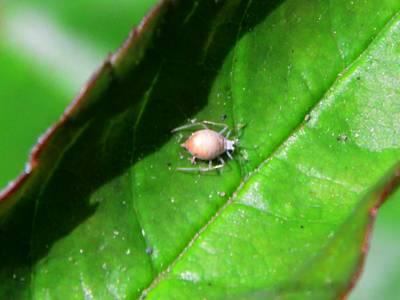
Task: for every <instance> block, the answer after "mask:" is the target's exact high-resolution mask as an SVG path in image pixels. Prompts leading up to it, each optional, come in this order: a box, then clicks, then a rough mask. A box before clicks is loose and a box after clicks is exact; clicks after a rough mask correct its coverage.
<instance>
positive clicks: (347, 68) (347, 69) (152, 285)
mask: <svg viewBox="0 0 400 300" xmlns="http://www.w3.org/2000/svg"><path fill="white" fill-rule="evenodd" d="M250 2H251V1H250ZM398 14H399V10H397V11H396V12H395V13H393V15H392V16H391V17H390V18H388V20H387V21H386V22H385V23H384V24H383V25H382V27H381V28H380V29H379V30H377V31H376V32H375V35H373V36H371V39H370V41H369V42H368V43H367V44H366V45H365V47H364V49H363V50H362V51H361V52H360V54H359V55H357V56H356V57H354V59H352V61H351V62H350V63H349V64H348V65H347V66H346V65H345V66H344V68H343V70H342V71H341V72H338V73H337V75H336V78H335V79H334V80H333V81H332V83H331V84H330V85H329V86H328V87H327V88H326V90H325V92H324V93H322V95H321V96H320V97H319V100H318V101H316V102H315V103H314V104H313V105H312V106H311V107H310V109H309V110H308V111H307V112H306V113H305V114H304V117H303V118H302V119H301V120H300V122H299V123H298V124H297V125H296V126H295V127H294V128H293V129H292V131H291V132H290V133H289V134H288V135H287V136H286V137H285V138H284V139H283V140H282V142H281V143H279V144H278V145H277V146H276V147H275V148H274V150H273V151H272V152H271V153H270V154H269V155H268V156H267V157H266V158H265V159H264V160H262V161H261V162H260V163H259V164H258V165H257V166H256V167H254V169H253V170H252V171H250V172H249V173H248V175H247V177H246V178H245V180H243V181H242V182H241V183H240V184H239V185H238V187H237V188H236V190H235V191H234V192H233V193H232V194H231V196H230V197H229V198H228V200H227V201H226V202H225V203H224V205H222V206H221V207H220V208H219V209H218V210H217V211H216V213H215V214H214V215H212V216H211V217H210V219H209V220H208V221H207V222H206V223H205V224H204V225H203V226H202V227H201V228H200V229H199V230H198V231H197V232H196V233H195V234H194V236H193V238H192V239H191V240H190V241H189V242H188V243H187V244H186V246H185V247H183V249H182V250H181V251H180V252H179V254H178V255H177V256H176V258H175V259H174V260H173V261H172V262H170V263H169V264H168V266H167V267H166V268H165V269H164V270H163V271H161V272H159V273H158V274H157V276H155V277H154V279H153V281H152V282H151V283H150V285H149V286H148V287H147V288H145V289H143V291H142V293H141V295H140V297H139V299H144V298H145V297H146V295H147V294H148V293H149V292H150V291H151V290H152V289H154V288H155V287H156V286H157V284H158V283H159V282H160V281H161V280H162V279H163V278H164V277H165V276H166V275H167V274H168V273H169V272H170V271H171V269H172V268H173V267H174V266H175V265H176V264H177V263H178V262H179V261H180V260H181V259H182V258H183V257H184V255H185V254H186V252H187V251H188V249H190V248H191V247H192V246H193V244H194V243H195V242H196V241H197V240H198V239H199V237H200V236H201V234H202V233H203V232H204V231H205V230H206V229H207V228H208V227H209V226H210V225H211V224H212V223H213V222H214V221H215V220H216V219H217V218H218V217H219V216H220V215H221V213H222V212H223V211H224V210H225V209H226V208H227V207H228V206H230V205H231V204H232V203H233V201H234V199H235V198H236V197H237V195H238V194H239V192H240V191H241V190H242V189H243V187H244V186H245V185H246V184H247V183H248V182H249V181H250V180H251V178H252V176H253V175H254V174H255V173H256V172H257V171H259V170H260V169H261V168H263V167H264V166H265V165H266V164H268V162H269V161H270V160H271V159H272V158H273V157H274V156H275V155H276V154H277V153H278V152H279V151H280V150H281V149H282V148H284V147H285V146H286V144H287V143H288V141H289V140H290V138H291V137H292V136H294V135H295V134H296V133H297V132H298V131H299V130H301V129H302V127H303V124H304V118H305V116H307V115H309V114H310V113H311V112H312V111H314V110H316V108H318V106H319V105H320V103H321V101H322V100H323V99H325V98H327V96H328V95H329V93H331V91H332V90H334V87H336V86H337V85H338V84H339V83H341V82H342V81H344V80H346V79H347V76H348V75H349V74H352V73H354V72H355V70H357V68H352V66H356V65H357V63H358V61H359V60H360V59H361V58H362V57H363V56H364V54H365V53H367V52H368V50H369V49H370V48H371V46H372V45H373V44H374V43H375V42H376V41H377V40H379V38H380V36H381V34H382V33H383V32H385V31H386V28H387V27H390V24H391V23H392V21H393V20H394V19H395V18H396V17H397V15H398ZM234 52H235V50H234ZM338 52H339V54H340V50H339V49H338ZM234 123H235V122H234ZM234 125H235V124H234Z"/></svg>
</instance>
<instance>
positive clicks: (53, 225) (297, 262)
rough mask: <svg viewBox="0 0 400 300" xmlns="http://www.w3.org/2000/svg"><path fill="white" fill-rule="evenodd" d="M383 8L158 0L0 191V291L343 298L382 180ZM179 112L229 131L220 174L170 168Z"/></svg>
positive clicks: (392, 41) (14, 294)
mask: <svg viewBox="0 0 400 300" xmlns="http://www.w3.org/2000/svg"><path fill="white" fill-rule="evenodd" d="M399 9H400V2H399V1H397V0H383V1H382V0H379V1H377V0H358V1H347V0H335V1H323V0H321V1H317V0H311V1H298V0H287V1H272V0H270V1H261V0H253V1H250V0H249V1H245V0H243V1H240V0H231V1H161V3H160V5H159V6H157V7H156V8H155V9H154V10H153V12H152V13H151V14H150V15H149V16H148V17H147V18H146V19H145V21H144V23H142V25H141V26H140V27H138V29H137V30H136V31H135V32H133V33H132V35H131V36H130V38H129V39H128V41H127V42H126V44H125V45H124V46H123V47H122V48H121V49H120V50H119V51H118V52H117V53H116V54H115V55H113V56H112V57H110V58H109V59H107V61H106V62H105V63H104V65H103V66H102V68H101V69H100V70H99V71H98V72H97V73H96V75H95V76H94V77H93V79H92V81H91V82H90V84H88V85H87V87H86V90H85V92H84V93H82V94H81V95H80V96H79V97H78V98H77V99H76V101H75V103H74V104H73V105H72V106H71V107H70V109H69V110H68V111H67V113H66V114H65V116H64V117H63V119H62V120H61V121H60V123H59V124H58V125H57V126H56V128H55V130H53V132H52V133H51V134H50V135H49V136H48V137H47V138H46V139H45V140H44V141H43V142H42V145H41V146H39V147H38V148H37V150H36V152H35V153H34V154H33V157H32V162H31V165H32V171H31V172H30V174H28V175H25V177H23V179H22V180H20V182H19V183H18V184H17V185H16V186H15V188H13V189H12V190H9V191H8V192H5V193H3V196H2V198H1V199H0V200H1V202H0V215H1V220H2V222H1V224H2V225H1V231H0V245H1V247H0V259H1V261H2V263H1V267H0V279H1V280H0V298H1V299H57V298H59V297H61V295H62V298H63V299H83V298H86V299H92V298H93V299H136V298H145V297H146V299H226V298H230V299H265V298H269V299H273V298H284V299H335V298H338V297H340V296H343V295H345V294H346V293H347V292H348V290H349V289H350V288H351V286H352V285H353V283H354V282H355V279H356V278H357V274H358V272H359V269H360V266H361V262H362V261H363V258H364V254H365V252H366V250H367V244H368V243H367V238H368V234H369V230H370V227H371V224H372V223H371V222H372V221H373V218H374V216H375V213H376V209H377V207H378V206H379V205H380V204H381V202H382V201H383V200H384V199H385V198H386V197H387V196H388V195H389V194H390V191H391V190H392V189H394V188H395V187H396V186H397V184H398V177H396V174H397V175H398V172H399V171H398V169H397V170H395V171H391V172H392V173H390V170H392V167H393V166H394V165H395V164H396V162H397V161H398V158H399V154H400V134H399V128H400V118H399V115H400V105H399V103H400V102H399V97H400V76H399V74H400V55H399V54H400V15H398V11H399ZM189 119H197V120H210V121H214V122H224V123H227V124H228V125H229V126H230V127H231V128H232V129H233V132H234V135H235V136H236V137H238V138H239V140H240V142H239V147H238V149H237V150H236V151H235V153H234V160H230V161H229V162H228V163H227V164H226V166H225V167H224V168H223V169H222V170H220V171H219V172H218V171H213V172H208V173H203V174H199V173H197V172H194V173H183V172H179V171H177V170H176V168H177V167H189V166H190V162H189V161H188V160H187V158H188V154H187V153H185V151H184V149H182V148H181V147H180V146H179V145H180V143H181V142H182V141H183V139H184V138H185V137H187V136H188V135H189V134H190V131H185V132H179V133H174V134H172V133H171V130H172V129H174V128H176V127H178V126H181V125H184V124H186V123H187V122H188V120H189ZM225 159H226V157H225ZM199 166H203V167H204V166H206V163H200V164H199ZM388 172H389V175H386V174H388ZM377 184H378V185H377Z"/></svg>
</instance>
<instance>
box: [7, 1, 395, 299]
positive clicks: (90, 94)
mask: <svg viewBox="0 0 400 300" xmlns="http://www.w3.org/2000/svg"><path fill="white" fill-rule="evenodd" d="M176 2H177V0H161V1H160V2H159V3H158V4H156V5H155V6H154V7H153V9H151V10H150V12H149V13H148V14H147V15H146V16H145V17H144V18H143V19H142V21H141V22H140V24H139V25H138V26H137V27H135V28H134V29H133V30H132V31H131V32H130V34H129V36H128V38H127V40H126V41H125V42H124V44H123V45H122V46H121V48H119V49H118V50H117V51H116V52H115V53H114V54H113V55H110V56H108V57H107V58H106V59H105V61H104V62H103V64H102V65H101V66H100V67H99V68H98V69H97V70H96V71H95V72H94V74H93V75H92V76H91V78H90V79H89V80H88V82H87V83H86V84H85V85H84V86H83V87H82V89H81V91H80V92H79V94H78V96H77V97H75V98H74V99H73V101H72V102H71V104H70V105H69V106H68V107H67V108H66V110H65V111H64V113H63V114H62V116H61V118H60V119H59V121H58V122H57V123H55V124H54V125H53V126H51V127H50V128H49V129H48V130H47V131H46V132H45V133H44V134H43V135H42V136H41V137H39V139H38V142H37V144H36V145H35V146H34V147H33V149H32V151H31V153H30V155H29V159H28V162H27V164H26V166H25V170H24V171H23V172H22V174H20V175H19V176H18V177H17V178H16V179H15V180H13V181H11V182H10V183H9V184H8V185H7V186H6V187H5V188H4V189H3V190H0V217H2V216H3V215H5V214H6V213H7V212H8V211H9V210H11V208H12V206H13V204H15V203H12V201H11V200H9V199H10V198H12V197H13V196H15V195H16V194H17V193H18V192H20V191H21V190H23V189H24V187H25V186H26V185H28V184H29V180H30V181H32V180H31V178H33V177H34V175H35V173H37V172H38V171H39V169H40V164H39V163H40V161H41V159H42V153H44V152H45V151H46V147H48V145H49V144H50V143H51V142H52V140H53V139H54V137H55V135H56V134H57V132H58V131H60V130H61V128H63V127H64V126H65V125H66V124H67V123H68V122H69V121H70V120H72V119H79V118H80V117H81V115H82V113H83V112H86V111H88V110H90V109H91V108H92V106H93V105H95V104H96V103H95V102H96V101H95V99H96V97H95V95H96V94H97V93H99V92H102V91H103V90H104V89H105V88H106V87H107V86H108V82H106V85H105V86H104V85H102V83H103V82H102V81H103V80H107V81H109V80H110V79H111V78H112V76H115V75H119V76H120V75H123V74H124V73H125V71H126V70H128V69H129V68H130V67H132V65H134V64H135V61H137V58H138V57H140V56H141V55H142V54H143V53H144V51H146V46H147V45H148V43H149V42H150V40H151V36H152V33H153V30H154V29H155V28H157V26H158V25H160V23H161V22H162V18H163V16H164V15H165V13H166V12H167V10H168V9H170V8H171V7H172V6H174V5H175V4H176ZM129 59H131V60H130V61H129ZM93 100H94V101H93ZM399 186H400V165H397V166H396V168H395V169H394V172H393V174H392V176H391V177H390V178H388V179H387V182H386V184H385V185H384V188H383V189H382V190H381V191H380V193H379V195H378V196H377V198H376V199H377V200H376V203H375V205H374V206H373V207H372V208H371V209H370V210H369V214H368V219H369V220H368V223H367V226H366V228H365V234H364V239H363V242H362V244H361V247H360V251H361V255H360V258H359V262H358V265H357V267H356V270H355V271H354V274H353V276H352V278H351V280H350V282H349V284H348V286H347V287H346V289H345V290H343V292H342V293H340V294H339V297H338V299H347V297H348V296H349V294H350V293H351V291H352V290H353V288H354V287H355V285H356V283H357V282H358V280H359V278H360V276H361V274H362V272H363V270H364V265H365V260H366V256H367V254H368V250H369V246H370V241H371V236H372V232H373V227H374V224H375V220H376V216H377V213H378V210H379V208H380V207H381V206H382V205H383V204H384V202H385V201H386V200H387V198H388V197H389V196H390V195H391V194H392V193H393V192H394V191H395V190H396V189H397V188H398V187H399ZM7 200H9V201H7ZM8 202H11V203H8Z"/></svg>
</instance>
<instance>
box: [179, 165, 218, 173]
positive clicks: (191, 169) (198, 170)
mask: <svg viewBox="0 0 400 300" xmlns="http://www.w3.org/2000/svg"><path fill="white" fill-rule="evenodd" d="M223 166H224V165H216V166H211V167H207V168H201V167H200V168H176V169H177V170H178V171H182V172H209V171H213V170H217V169H221V168H222V167H223Z"/></svg>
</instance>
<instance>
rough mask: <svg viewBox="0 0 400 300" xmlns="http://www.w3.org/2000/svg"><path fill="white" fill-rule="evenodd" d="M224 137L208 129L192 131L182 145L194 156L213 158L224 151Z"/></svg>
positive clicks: (206, 158) (205, 158)
mask: <svg viewBox="0 0 400 300" xmlns="http://www.w3.org/2000/svg"><path fill="white" fill-rule="evenodd" d="M224 142H225V138H224V137H223V136H222V135H221V134H219V133H218V132H215V131H213V130H210V129H203V130H198V131H196V132H194V133H193V134H192V135H191V136H190V137H189V138H188V139H187V140H186V142H185V143H184V144H183V145H182V146H183V147H185V148H186V149H187V150H188V151H189V152H190V153H191V154H192V155H193V156H194V157H196V158H198V159H202V160H213V159H215V158H217V157H218V156H220V155H221V154H222V153H224V152H225V143H224Z"/></svg>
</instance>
